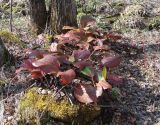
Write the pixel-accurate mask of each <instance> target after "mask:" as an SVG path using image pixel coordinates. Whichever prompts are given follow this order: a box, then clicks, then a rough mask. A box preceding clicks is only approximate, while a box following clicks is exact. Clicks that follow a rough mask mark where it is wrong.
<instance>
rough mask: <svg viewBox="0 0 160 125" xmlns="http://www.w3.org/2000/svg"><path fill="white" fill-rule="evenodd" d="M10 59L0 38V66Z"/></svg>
mask: <svg viewBox="0 0 160 125" xmlns="http://www.w3.org/2000/svg"><path fill="white" fill-rule="evenodd" d="M9 59H10V55H9V52H8V51H7V49H6V48H5V46H4V44H3V41H2V39H1V38H0V66H2V65H3V64H4V63H6V62H8V61H9Z"/></svg>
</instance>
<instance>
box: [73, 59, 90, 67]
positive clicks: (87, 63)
mask: <svg viewBox="0 0 160 125" xmlns="http://www.w3.org/2000/svg"><path fill="white" fill-rule="evenodd" d="M91 65H92V62H91V61H89V60H83V61H79V62H76V63H74V66H75V67H77V68H79V69H83V68H85V67H88V66H91Z"/></svg>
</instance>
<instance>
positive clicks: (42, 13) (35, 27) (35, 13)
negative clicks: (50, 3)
mask: <svg viewBox="0 0 160 125" xmlns="http://www.w3.org/2000/svg"><path fill="white" fill-rule="evenodd" d="M29 2H30V12H31V26H32V31H33V32H35V33H36V34H40V33H42V32H43V31H44V29H45V26H46V20H47V11H46V5H45V0H29Z"/></svg>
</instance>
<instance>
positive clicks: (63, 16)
mask: <svg viewBox="0 0 160 125" xmlns="http://www.w3.org/2000/svg"><path fill="white" fill-rule="evenodd" d="M50 23H51V30H52V32H53V33H61V31H62V28H63V26H77V9H76V3H75V1H74V0H52V2H51V22H50Z"/></svg>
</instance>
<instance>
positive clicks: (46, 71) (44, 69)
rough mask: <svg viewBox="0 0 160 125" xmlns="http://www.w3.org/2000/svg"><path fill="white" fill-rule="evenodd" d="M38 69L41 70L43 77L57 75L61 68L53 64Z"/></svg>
mask: <svg viewBox="0 0 160 125" xmlns="http://www.w3.org/2000/svg"><path fill="white" fill-rule="evenodd" d="M38 69H40V71H41V73H42V74H43V75H46V74H51V73H57V72H58V71H59V67H57V66H56V65H53V64H52V65H44V66H40V67H38Z"/></svg>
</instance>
